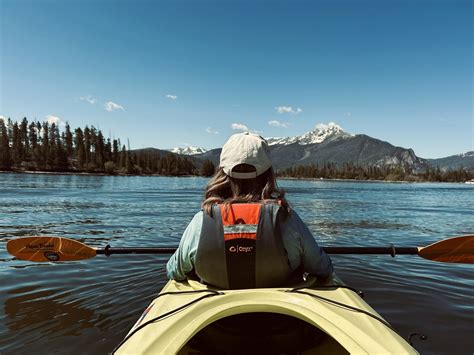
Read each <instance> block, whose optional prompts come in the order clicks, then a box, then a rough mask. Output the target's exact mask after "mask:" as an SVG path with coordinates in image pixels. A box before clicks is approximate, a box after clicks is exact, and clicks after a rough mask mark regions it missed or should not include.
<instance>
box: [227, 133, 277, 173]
mask: <svg viewBox="0 0 474 355" xmlns="http://www.w3.org/2000/svg"><path fill="white" fill-rule="evenodd" d="M240 164H248V165H251V166H253V167H254V168H255V170H256V171H253V172H249V173H243V172H237V171H232V169H234V168H235V167H236V166H237V165H240ZM220 167H221V168H222V169H223V170H224V173H226V175H228V176H230V177H233V178H236V179H254V178H256V177H257V176H259V175H261V174H263V173H264V172H265V171H267V170H268V169H270V168H271V167H272V162H271V160H270V148H269V147H268V143H267V141H266V140H265V139H264V138H262V137H260V136H259V135H257V134H254V133H250V132H244V133H238V134H234V135H232V136H231V137H230V138H229V139H228V140H227V142H226V143H225V144H224V146H223V147H222V152H221V161H220Z"/></svg>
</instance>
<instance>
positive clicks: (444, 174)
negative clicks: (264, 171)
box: [278, 163, 474, 182]
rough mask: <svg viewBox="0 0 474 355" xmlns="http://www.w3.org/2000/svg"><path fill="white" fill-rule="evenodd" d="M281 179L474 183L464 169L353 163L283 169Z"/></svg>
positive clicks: (473, 176) (471, 176) (469, 173)
mask: <svg viewBox="0 0 474 355" xmlns="http://www.w3.org/2000/svg"><path fill="white" fill-rule="evenodd" d="M278 176H280V177H293V178H309V179H320V178H323V179H354V180H386V181H433V182H464V181H468V180H471V179H473V178H474V173H473V172H471V171H467V170H466V169H464V168H462V167H460V168H459V169H457V170H448V171H442V170H441V169H440V168H439V167H436V168H432V167H427V168H426V170H425V171H423V172H414V171H412V169H410V167H408V166H384V167H377V166H362V165H358V164H353V163H344V164H342V165H337V164H335V163H325V164H322V165H306V166H301V165H300V166H295V167H291V168H287V169H282V170H279V171H278Z"/></svg>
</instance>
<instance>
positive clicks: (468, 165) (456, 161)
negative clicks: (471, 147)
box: [428, 151, 474, 171]
mask: <svg viewBox="0 0 474 355" xmlns="http://www.w3.org/2000/svg"><path fill="white" fill-rule="evenodd" d="M428 161H429V163H430V164H431V165H432V166H434V167H439V168H440V169H441V170H449V169H451V170H453V169H459V168H460V167H463V168H465V169H467V170H472V171H474V151H470V152H467V153H464V154H457V155H451V156H449V157H445V158H439V159H428Z"/></svg>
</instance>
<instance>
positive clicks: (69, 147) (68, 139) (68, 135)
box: [64, 122, 74, 157]
mask: <svg viewBox="0 0 474 355" xmlns="http://www.w3.org/2000/svg"><path fill="white" fill-rule="evenodd" d="M64 145H65V148H66V154H67V156H68V157H72V155H73V154H74V148H73V138H72V132H71V127H70V126H69V123H68V122H66V128H65V131H64Z"/></svg>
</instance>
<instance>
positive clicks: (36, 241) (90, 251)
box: [7, 237, 96, 262]
mask: <svg viewBox="0 0 474 355" xmlns="http://www.w3.org/2000/svg"><path fill="white" fill-rule="evenodd" d="M7 251H8V252H9V253H10V254H11V255H13V256H15V257H16V258H17V259H20V260H29V261H37V262H43V261H74V260H84V259H89V258H92V257H94V256H95V255H96V251H95V249H94V248H91V247H88V246H87V245H85V244H82V243H81V242H78V241H76V240H73V239H67V238H61V237H23V238H18V239H12V240H10V241H8V243H7Z"/></svg>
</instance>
